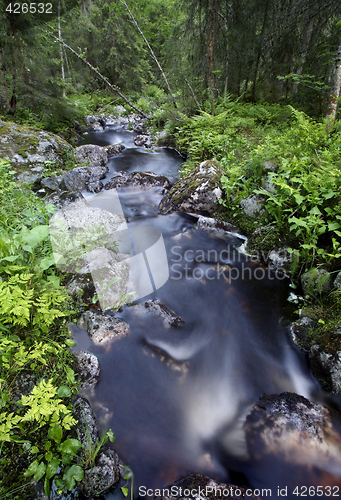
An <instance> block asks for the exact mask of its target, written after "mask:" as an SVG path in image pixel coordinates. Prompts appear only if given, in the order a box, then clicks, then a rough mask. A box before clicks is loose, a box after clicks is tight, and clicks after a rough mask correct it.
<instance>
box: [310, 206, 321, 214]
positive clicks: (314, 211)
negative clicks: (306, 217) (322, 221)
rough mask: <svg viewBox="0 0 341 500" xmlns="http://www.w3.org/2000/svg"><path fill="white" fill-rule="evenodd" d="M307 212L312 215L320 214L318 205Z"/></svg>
mask: <svg viewBox="0 0 341 500" xmlns="http://www.w3.org/2000/svg"><path fill="white" fill-rule="evenodd" d="M309 213H311V214H312V215H322V214H321V212H320V210H319V208H318V207H313V208H312V209H311V210H310V212H309Z"/></svg>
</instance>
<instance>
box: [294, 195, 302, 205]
mask: <svg viewBox="0 0 341 500" xmlns="http://www.w3.org/2000/svg"><path fill="white" fill-rule="evenodd" d="M294 198H295V201H296V203H297V205H300V204H301V203H302V201H304V196H301V195H300V194H298V193H296V194H295V195H294Z"/></svg>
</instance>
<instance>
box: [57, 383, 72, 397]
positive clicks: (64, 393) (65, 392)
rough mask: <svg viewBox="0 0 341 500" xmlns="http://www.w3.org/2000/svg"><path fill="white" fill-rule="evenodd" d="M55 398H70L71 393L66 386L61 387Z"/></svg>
mask: <svg viewBox="0 0 341 500" xmlns="http://www.w3.org/2000/svg"><path fill="white" fill-rule="evenodd" d="M57 396H59V397H60V398H69V397H70V396H71V391H70V389H69V388H68V386H67V385H61V386H60V387H59V389H58V391H57Z"/></svg>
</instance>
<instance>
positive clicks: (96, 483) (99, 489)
mask: <svg viewBox="0 0 341 500" xmlns="http://www.w3.org/2000/svg"><path fill="white" fill-rule="evenodd" d="M119 479H120V461H119V458H118V455H117V453H116V452H115V451H114V450H110V449H106V450H104V451H101V452H99V456H98V458H97V460H96V465H95V466H94V467H92V468H91V469H87V470H85V471H84V478H83V479H82V481H81V482H80V483H79V484H78V487H79V489H80V490H81V491H82V492H83V493H84V494H85V495H86V496H87V497H89V498H93V497H96V496H98V495H101V494H102V493H104V492H105V491H106V490H108V489H109V488H111V487H112V486H114V484H116V483H117V482H118V481H119Z"/></svg>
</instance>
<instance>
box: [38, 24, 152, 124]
mask: <svg viewBox="0 0 341 500" xmlns="http://www.w3.org/2000/svg"><path fill="white" fill-rule="evenodd" d="M45 33H46V34H47V35H49V36H50V37H51V38H54V39H55V40H57V41H58V42H59V43H61V44H62V45H64V47H66V48H67V49H69V50H70V51H71V52H72V53H73V54H75V55H76V56H77V57H78V58H79V59H80V60H81V61H83V63H84V64H86V65H87V66H89V68H90V69H92V71H94V72H95V73H96V75H98V76H99V77H100V78H101V79H102V80H103V81H104V82H105V83H106V84H107V85H108V87H110V88H111V89H112V90H113V91H114V92H116V94H118V95H119V96H120V97H121V98H122V99H124V100H125V102H126V103H127V104H129V106H130V107H131V108H133V109H134V110H135V111H136V113H138V114H139V115H140V116H142V117H143V118H147V120H151V118H150V116H148V115H146V114H145V113H144V112H143V111H141V110H140V109H139V108H137V107H136V106H134V104H133V103H132V102H130V101H129V100H128V99H127V98H126V96H125V95H123V94H122V93H121V92H120V91H119V90H118V88H117V87H115V86H114V85H112V84H111V83H110V82H109V80H108V79H107V78H106V77H105V76H103V75H102V74H101V73H100V72H99V71H98V69H96V68H94V66H92V64H90V63H89V62H88V61H87V60H86V59H84V57H82V56H81V55H79V54H77V52H76V51H75V50H73V48H72V47H70V46H69V45H67V44H66V43H65V42H63V40H60V39H59V38H57V37H56V36H54V35H52V33H49V32H48V31H45Z"/></svg>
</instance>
